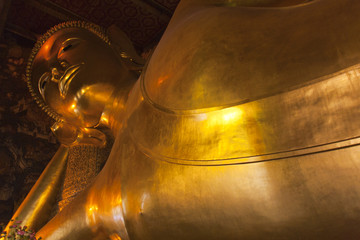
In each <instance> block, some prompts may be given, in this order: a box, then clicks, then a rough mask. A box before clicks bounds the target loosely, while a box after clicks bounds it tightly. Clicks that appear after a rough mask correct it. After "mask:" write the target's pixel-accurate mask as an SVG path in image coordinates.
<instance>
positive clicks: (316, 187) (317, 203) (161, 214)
mask: <svg viewBox="0 0 360 240" xmlns="http://www.w3.org/2000/svg"><path fill="white" fill-rule="evenodd" d="M278 3H281V4H279V5H278V6H276V5H275V4H276V3H274V1H258V2H256V3H255V2H250V1H202V0H198V1H182V2H181V3H180V5H179V7H178V9H177V10H176V12H175V14H174V17H173V19H172V20H171V22H170V24H169V26H168V28H167V30H166V32H165V34H164V36H163V37H162V39H161V41H160V43H159V45H158V46H157V48H156V50H155V52H154V53H153V55H152V57H151V59H150V62H149V63H148V65H147V67H146V69H144V71H143V73H142V76H141V77H140V79H139V80H137V82H136V83H135V84H134V85H132V87H131V90H130V91H129V94H128V97H127V98H126V99H125V100H122V101H120V102H122V103H123V104H122V105H121V107H118V106H119V105H116V104H110V105H111V107H110V108H109V109H110V110H109V111H107V108H106V106H107V105H108V102H107V103H106V104H104V105H105V107H104V112H106V113H107V114H103V115H102V117H101V118H100V120H99V122H101V123H102V124H104V125H105V123H108V125H107V126H109V127H111V128H112V129H113V132H114V134H115V136H116V140H115V143H114V145H113V149H112V152H111V154H110V157H109V159H108V161H107V163H106V165H105V167H104V169H103V170H102V171H101V173H100V174H99V176H98V177H97V179H96V181H95V182H94V184H93V185H91V186H90V187H89V188H88V189H87V190H86V191H84V192H83V193H82V194H81V196H79V197H78V198H77V199H76V200H74V202H73V203H72V204H70V206H68V207H67V208H65V209H64V210H63V211H62V212H61V213H60V214H59V215H58V216H56V217H55V218H54V219H53V220H51V221H50V222H49V223H48V224H47V225H45V226H44V227H43V228H42V229H41V230H40V231H39V232H38V236H42V237H43V238H45V239H92V238H94V239H95V238H96V239H106V238H107V237H108V236H110V237H111V238H112V239H119V238H121V239H132V240H136V239H146V240H149V239H157V240H159V239H167V240H168V239H197V240H198V239H357V238H358V236H359V234H360V228H359V227H358V226H359V223H360V201H359V200H360V186H359V182H360V181H359V180H360V179H359V178H360V177H359V176H360V175H359V169H360V168H359V167H360V158H359V156H360V148H359V143H360V139H359V136H360V129H359V126H358V122H357V120H358V119H359V117H360V116H359V115H360V111H359V103H360V102H359V97H358V96H359V90H360V82H359V76H360V71H359V68H360V65H359V64H360V41H359V40H360V35H359V33H360V21H359V15H358V12H359V11H360V2H358V1H355V0H343V1H336V0H327V1H325V0H318V1H310V2H301V1H281V2H278ZM114 89H115V90H114V91H113V94H112V95H111V97H112V98H111V101H110V102H111V103H113V102H117V99H124V97H123V95H121V94H119V97H118V96H117V95H116V94H114V93H117V91H119V89H121V87H120V88H119V87H117V86H116V85H115V87H114ZM60 114H61V113H60ZM104 116H105V117H106V121H105V120H104V119H103V117H104ZM109 119H111V120H109Z"/></svg>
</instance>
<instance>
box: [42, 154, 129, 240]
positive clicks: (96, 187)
mask: <svg viewBox="0 0 360 240" xmlns="http://www.w3.org/2000/svg"><path fill="white" fill-rule="evenodd" d="M115 160H116V159H115ZM109 161H110V163H109ZM114 165H117V164H116V161H111V159H109V160H108V161H107V164H106V165H105V166H104V168H103V170H102V171H101V172H100V173H99V175H98V176H97V178H96V179H95V181H94V182H93V183H92V184H91V185H90V186H89V187H87V188H86V189H85V190H84V191H83V192H81V193H80V194H79V195H78V196H77V197H76V198H75V199H74V200H73V201H72V202H71V203H69V204H68V205H67V206H66V207H65V208H64V209H62V211H61V212H60V213H59V214H57V215H56V216H55V217H54V218H53V219H52V220H51V221H49V222H48V223H47V224H46V225H45V226H44V227H43V228H42V229H40V231H38V232H37V234H36V235H37V237H42V238H43V239H46V240H59V239H67V240H72V239H74V240H75V239H89V240H90V239H109V236H116V237H114V239H119V238H121V239H122V240H127V239H128V236H127V231H126V228H125V224H124V217H123V210H122V200H121V199H122V198H121V186H120V185H121V184H120V182H121V181H120V176H119V169H118V167H116V166H114Z"/></svg>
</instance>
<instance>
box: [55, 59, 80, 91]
mask: <svg viewBox="0 0 360 240" xmlns="http://www.w3.org/2000/svg"><path fill="white" fill-rule="evenodd" d="M81 65H83V63H81V64H77V65H73V66H70V67H69V68H68V69H66V70H65V72H64V74H63V75H62V76H61V78H60V81H59V91H60V96H61V97H62V98H65V97H66V94H67V92H68V89H69V85H70V83H71V81H72V80H73V79H74V77H75V76H76V74H77V73H78V72H79V70H80V67H81Z"/></svg>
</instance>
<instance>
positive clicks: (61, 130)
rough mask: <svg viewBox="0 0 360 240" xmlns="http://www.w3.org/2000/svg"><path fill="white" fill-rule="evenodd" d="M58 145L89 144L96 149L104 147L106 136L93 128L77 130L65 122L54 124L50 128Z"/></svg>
mask: <svg viewBox="0 0 360 240" xmlns="http://www.w3.org/2000/svg"><path fill="white" fill-rule="evenodd" d="M51 131H52V132H53V133H54V135H55V136H56V138H57V139H58V140H59V142H60V143H62V144H64V145H66V146H76V145H79V144H89V145H94V146H97V147H103V146H105V145H106V135H105V134H104V133H103V132H102V131H100V130H98V129H95V128H79V127H76V126H73V125H71V124H68V123H65V122H56V123H54V125H53V126H52V127H51Z"/></svg>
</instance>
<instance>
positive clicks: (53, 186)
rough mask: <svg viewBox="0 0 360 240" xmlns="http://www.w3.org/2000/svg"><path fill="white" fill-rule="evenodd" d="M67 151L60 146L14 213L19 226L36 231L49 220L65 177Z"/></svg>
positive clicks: (7, 228)
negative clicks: (19, 222) (19, 223)
mask: <svg viewBox="0 0 360 240" xmlns="http://www.w3.org/2000/svg"><path fill="white" fill-rule="evenodd" d="M68 151H69V149H68V148H67V147H65V146H63V145H61V146H60V148H59V149H58V151H57V152H56V154H55V155H54V157H53V158H52V159H51V161H50V162H49V164H48V165H47V167H46V168H45V170H44V172H43V173H42V174H41V176H40V177H39V179H38V180H37V182H36V183H35V185H34V186H33V188H32V189H31V191H30V192H29V194H28V195H27V196H26V198H25V200H24V201H23V202H22V204H21V205H20V207H19V208H18V209H17V211H16V212H15V214H14V216H13V219H18V220H19V221H22V223H21V225H24V226H25V225H26V226H28V228H29V229H33V230H35V231H36V230H39V229H40V228H41V227H42V226H43V225H44V224H45V223H46V222H47V221H48V220H49V218H50V214H51V210H52V208H53V206H54V204H55V203H56V197H57V194H58V191H59V188H60V186H61V184H62V182H63V177H64V175H65V174H64V173H65V168H66V162H67V156H68ZM12 224H13V223H9V224H8V226H7V227H6V229H5V230H6V231H8V230H9V227H10V225H12Z"/></svg>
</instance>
